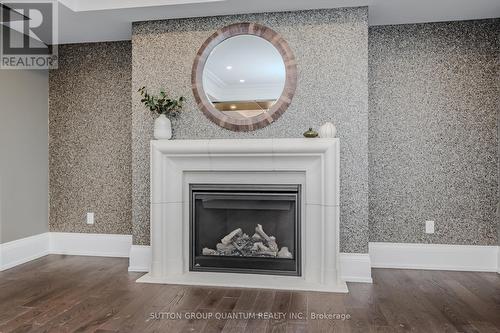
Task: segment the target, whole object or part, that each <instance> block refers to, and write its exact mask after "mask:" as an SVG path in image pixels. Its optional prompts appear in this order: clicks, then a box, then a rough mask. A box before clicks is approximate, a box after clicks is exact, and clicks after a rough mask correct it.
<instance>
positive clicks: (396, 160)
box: [368, 19, 500, 245]
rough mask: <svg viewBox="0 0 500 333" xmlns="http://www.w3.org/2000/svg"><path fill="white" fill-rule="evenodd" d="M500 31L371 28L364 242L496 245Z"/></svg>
mask: <svg viewBox="0 0 500 333" xmlns="http://www.w3.org/2000/svg"><path fill="white" fill-rule="evenodd" d="M499 32H500V20H498V19H497V20H482V21H466V22H451V23H435V24H415V25H399V26H382V27H372V28H370V33H369V40H370V42H369V44H370V47H369V50H370V51H369V67H370V70H369V91H370V98H369V100H370V106H369V110H370V116H369V141H368V142H369V176H370V177H369V179H370V182H369V185H370V195H369V202H370V241H377V242H415V243H444V244H473V245H496V244H497V225H498V216H497V214H496V208H497V203H498V160H497V159H498V155H497V150H498V132H497V116H498V114H497V113H498V110H499V106H500V90H499V85H498V83H499V81H498V80H499V79H498V78H499V55H500V35H499ZM426 220H433V221H435V223H436V224H435V228H436V232H435V234H426V233H425V232H424V230H425V221H426Z"/></svg>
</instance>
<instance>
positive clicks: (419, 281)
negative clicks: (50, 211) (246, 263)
mask: <svg viewBox="0 0 500 333" xmlns="http://www.w3.org/2000/svg"><path fill="white" fill-rule="evenodd" d="M127 265H128V260H127V259H114V258H96V257H69V256H57V255H51V256H46V257H43V258H41V259H38V260H35V261H32V262H30V263H27V264H24V265H22V266H18V267H16V268H14V269H11V270H7V271H4V272H1V273H0V332H139V333H142V332H234V333H235V332H500V274H496V273H465V272H442V271H416V270H394V269H374V270H373V279H374V283H373V284H360V283H349V289H350V293H349V294H328V293H315V292H289V291H278V290H276V291H274V290H252V289H230V288H227V289H226V288H203V287H187V286H168V285H148V284H138V283H135V282H134V281H135V279H137V278H138V277H139V276H140V275H141V274H137V273H128V272H127ZM252 313H254V314H255V317H254V318H251V317H248V316H249V314H252ZM259 313H261V315H262V316H264V315H268V313H273V314H274V315H275V317H274V318H267V319H260V318H258V317H257V316H258V315H259ZM279 313H285V317H284V318H283V317H282V316H280V315H279ZM301 313H303V314H304V315H308V316H309V319H305V318H303V319H301V318H300V317H299V318H291V314H296V316H300V314H301ZM228 314H232V315H233V316H235V318H227V315H228ZM320 314H326V315H334V314H338V315H339V317H340V316H344V320H342V319H338V318H337V319H334V318H331V319H313V318H311V317H312V316H313V315H316V316H317V315H320ZM176 315H179V316H180V318H171V316H176ZM194 315H197V316H205V318H206V319H192V318H189V317H190V316H194ZM210 316H211V317H210ZM216 316H221V317H216ZM346 317H347V318H346Z"/></svg>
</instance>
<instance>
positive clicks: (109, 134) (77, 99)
mask: <svg viewBox="0 0 500 333" xmlns="http://www.w3.org/2000/svg"><path fill="white" fill-rule="evenodd" d="M59 59H60V60H59V69H57V70H51V71H50V74H49V84H50V92H49V155H50V157H49V195H50V213H49V215H50V216H49V226H50V231H61V232H88V233H111V234H131V232H132V223H131V220H132V212H131V209H132V194H131V177H132V154H131V123H132V119H131V116H132V115H131V106H130V90H131V73H132V68H131V43H130V42H112V43H91V44H70V45H61V46H59ZM87 212H94V213H95V224H94V225H87V224H86V223H85V216H86V213H87Z"/></svg>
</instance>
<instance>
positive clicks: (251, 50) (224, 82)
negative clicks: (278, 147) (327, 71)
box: [193, 23, 296, 131]
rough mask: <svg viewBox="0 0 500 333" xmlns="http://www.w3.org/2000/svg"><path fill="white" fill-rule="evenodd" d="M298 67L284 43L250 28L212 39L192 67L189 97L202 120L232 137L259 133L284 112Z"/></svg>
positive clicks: (231, 29) (238, 27)
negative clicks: (193, 97) (212, 123)
mask: <svg viewBox="0 0 500 333" xmlns="http://www.w3.org/2000/svg"><path fill="white" fill-rule="evenodd" d="M295 84H296V64H295V59H294V57H293V54H292V52H291V50H290V49H289V47H288V45H287V44H286V42H285V41H284V40H283V39H282V38H281V36H279V35H278V34H277V33H276V32H274V31H273V30H271V29H269V28H266V27H264V26H260V25H257V24H252V23H240V24H235V25H231V26H228V27H225V28H223V29H221V30H219V31H218V32H216V33H215V34H214V35H213V36H212V37H210V38H209V39H208V40H207V41H206V42H205V44H204V45H203V46H202V48H201V49H200V51H199V52H198V56H197V58H196V61H195V64H194V66H193V92H194V95H195V98H196V100H197V102H198V105H199V106H200V108H201V109H202V111H203V112H204V113H205V115H206V116H207V117H208V118H209V119H210V120H212V121H214V122H215V123H217V124H218V125H220V126H222V127H225V128H227V129H230V130H233V131H250V130H255V129H258V128H262V127H264V126H266V125H268V124H270V123H272V122H273V121H274V120H276V119H277V118H278V117H279V116H280V115H281V114H282V113H283V112H284V111H285V110H286V108H288V106H289V104H290V102H291V100H292V97H293V93H294V91H295Z"/></svg>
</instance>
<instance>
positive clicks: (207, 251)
mask: <svg viewBox="0 0 500 333" xmlns="http://www.w3.org/2000/svg"><path fill="white" fill-rule="evenodd" d="M201 253H202V254H203V255H204V256H216V255H217V251H216V250H213V249H209V248H208V247H204V248H203V250H202V251H201Z"/></svg>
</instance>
